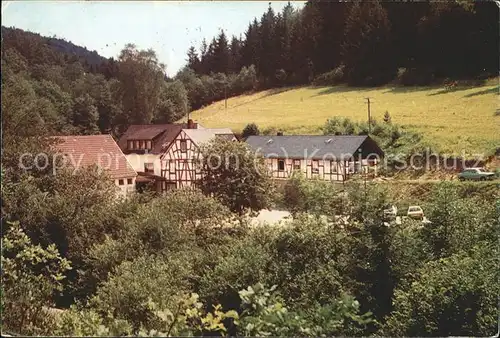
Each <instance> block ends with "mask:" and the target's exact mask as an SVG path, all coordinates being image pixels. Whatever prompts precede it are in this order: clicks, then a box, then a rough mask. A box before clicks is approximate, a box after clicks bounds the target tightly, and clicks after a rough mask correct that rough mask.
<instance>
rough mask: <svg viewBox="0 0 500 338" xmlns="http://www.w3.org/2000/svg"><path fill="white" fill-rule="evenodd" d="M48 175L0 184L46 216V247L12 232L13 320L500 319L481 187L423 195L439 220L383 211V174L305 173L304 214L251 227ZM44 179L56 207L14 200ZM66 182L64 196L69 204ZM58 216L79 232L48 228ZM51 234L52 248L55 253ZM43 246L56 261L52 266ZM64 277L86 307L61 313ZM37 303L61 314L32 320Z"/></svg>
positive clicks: (241, 326)
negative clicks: (337, 182)
mask: <svg viewBox="0 0 500 338" xmlns="http://www.w3.org/2000/svg"><path fill="white" fill-rule="evenodd" d="M231 144H232V143H231ZM81 175H82V178H81V179H85V177H92V176H91V172H84V173H82V174H81ZM3 178H5V177H3ZM92 180H94V181H96V182H101V181H102V182H104V181H105V178H104V177H101V178H100V177H92ZM50 182H51V177H46V176H41V177H40V178H38V179H36V180H35V179H29V178H28V177H22V178H21V181H19V183H15V184H14V183H13V182H12V180H10V179H6V180H5V184H4V185H2V197H3V198H2V202H3V211H4V213H3V220H4V221H8V220H16V219H19V220H22V223H21V226H22V228H23V229H26V231H29V233H30V234H31V233H32V229H33V226H34V225H35V224H36V225H38V227H39V233H33V234H32V235H30V236H33V237H32V241H33V242H34V243H35V245H33V244H30V239H29V238H28V237H26V235H23V233H22V231H21V230H20V228H19V227H15V226H11V230H9V231H7V232H6V233H4V234H3V237H2V241H3V246H4V249H5V250H3V252H2V263H3V266H4V268H5V271H4V275H5V276H4V285H3V287H4V289H3V292H4V294H5V296H4V297H3V303H2V309H4V311H6V310H7V309H9V311H6V312H4V321H3V325H4V329H6V330H11V331H15V332H18V333H24V334H27V333H42V334H65V335H68V334H76V335H78V334H85V335H97V334H99V335H117V334H139V335H150V336H151V335H153V336H165V335H181V334H187V335H193V334H194V335H200V334H217V333H218V334H222V335H235V334H238V335H244V334H248V335H263V334H272V335H301V336H317V335H322V334H324V335H327V336H331V335H351V336H357V335H369V334H374V333H379V334H388V335H431V334H439V335H455V334H467V335H486V334H491V332H493V331H494V330H495V323H496V317H495V311H496V310H495V309H496V301H495V299H496V298H495V296H494V295H496V292H497V291H495V290H494V289H491V287H489V285H491V283H493V281H494V280H496V279H497V278H498V276H497V273H496V272H495V271H496V270H495V264H494V261H495V260H494V257H496V256H495V255H496V254H497V253H496V251H495V250H497V249H496V247H495V243H496V240H497V237H496V233H497V232H496V231H497V223H496V214H495V210H494V207H493V205H491V201H489V200H488V199H485V198H484V197H483V196H482V195H481V194H477V193H476V194H474V195H473V196H466V195H464V193H465V192H464V191H465V190H464V189H463V187H464V185H463V184H461V183H460V184H459V183H457V184H451V183H449V184H440V185H437V186H436V187H435V188H434V189H433V191H432V193H431V195H430V198H429V199H428V201H427V203H426V204H425V205H424V210H425V212H426V215H427V217H429V219H430V220H431V221H432V224H430V225H422V224H421V223H419V222H417V221H411V220H405V221H403V222H402V224H399V225H398V224H395V223H393V222H391V223H390V226H387V224H386V223H385V222H386V221H387V220H385V219H384V216H383V210H384V208H385V207H386V206H387V204H389V203H393V201H390V199H389V196H388V194H387V192H386V191H385V189H383V188H382V187H381V186H380V185H377V184H373V185H372V184H368V185H367V186H366V188H364V186H363V185H362V184H361V183H359V182H356V181H353V182H351V183H348V184H346V185H345V189H344V191H343V192H341V191H339V190H338V188H334V187H333V186H332V185H331V183H328V182H316V181H309V182H307V181H304V180H303V179H301V178H294V180H292V181H291V182H290V183H289V187H288V188H287V189H288V190H290V189H291V190H294V192H295V193H298V195H299V196H300V198H296V197H293V196H291V195H292V191H291V190H290V191H288V193H286V194H285V195H284V196H285V199H286V201H287V202H286V203H287V206H288V208H290V210H293V211H294V214H295V217H294V219H293V221H292V222H291V223H290V224H289V225H288V226H284V227H270V226H263V227H257V228H250V227H249V226H247V223H246V221H245V220H244V218H240V217H239V216H238V215H235V214H233V213H231V212H230V211H229V209H228V208H227V207H225V206H223V205H222V204H221V203H220V202H219V201H218V200H217V199H215V198H212V197H207V196H204V195H203V194H202V193H201V192H199V191H184V190H180V191H175V192H171V193H169V194H167V196H165V197H161V198H152V199H150V200H148V201H141V200H140V199H135V198H133V199H131V200H128V201H122V202H118V203H111V204H109V205H107V204H106V202H105V201H106V200H107V198H106V197H105V195H106V193H105V191H102V190H101V191H100V192H97V191H95V190H94V189H93V188H92V187H90V186H89V185H88V184H87V185H86V184H78V185H75V184H72V183H71V182H69V181H64V180H63V181H62V182H61V183H59V185H58V188H57V190H56V191H57V193H56V192H54V190H52V188H51V186H52V185H53V184H54V183H50ZM36 189H38V190H39V191H40V192H38V193H35V194H34V196H37V194H41V195H40V196H45V197H44V198H45V199H46V200H47V201H48V204H44V203H40V202H41V201H43V198H41V199H40V200H39V202H37V203H31V204H30V205H29V206H28V205H25V204H22V205H19V206H17V207H16V204H17V203H18V201H19V200H18V199H15V198H14V197H15V196H22V194H24V191H36ZM365 189H366V190H365ZM90 190H93V194H94V197H93V198H92V199H90V200H87V201H86V203H87V205H86V206H85V208H84V209H81V210H82V211H81V215H80V213H78V212H77V213H76V214H74V218H75V219H72V218H68V217H67V216H65V211H64V210H66V209H68V211H69V210H71V206H73V207H75V206H76V205H78V203H79V202H78V200H77V199H74V198H72V197H71V196H73V194H74V195H75V196H78V195H83V194H89V193H90ZM466 190H467V191H470V190H471V189H470V188H468V189H466ZM60 193H64V196H66V198H65V200H64V203H63V200H60V201H59V202H57V201H58V198H59V197H58V195H59V194H60ZM222 200H223V201H224V199H222ZM333 201H335V202H333ZM53 204H54V205H57V206H59V207H58V208H57V209H54V207H53ZM339 205H341V206H342V207H339ZM104 206H106V207H104ZM89 210H90V211H89ZM73 212H74V209H73ZM305 212H307V213H305ZM87 214H88V215H87ZM86 215H87V216H86ZM42 216H43V217H42ZM324 216H326V217H324ZM336 216H337V217H336ZM338 216H342V217H338ZM231 219H232V220H234V221H236V222H232V223H230V221H231ZM238 220H239V221H238ZM98 221H100V222H101V223H99V222H98ZM103 221H105V222H103ZM103 223H104V224H103ZM58 224H59V225H58ZM55 225H58V226H60V227H63V228H64V229H66V230H65V231H64V232H61V233H60V235H59V237H54V236H52V237H51V236H47V235H48V234H49V233H50V229H51V228H52V227H53V226H55ZM12 229H14V230H15V231H14V232H13V230H12ZM16 229H17V230H16ZM19 234H21V235H19ZM19 239H23V240H21V241H20V240H19ZM38 242H41V243H44V244H43V246H42V247H46V246H47V245H53V246H52V247H48V249H47V250H44V249H42V247H40V246H36V245H37V243H38ZM68 243H69V244H70V245H68ZM84 243H88V244H85V245H83V244H84ZM77 244H78V245H77ZM56 248H57V249H56ZM56 250H57V251H56ZM20 252H24V253H23V254H21V255H19V253H20ZM40 255H43V256H44V257H46V259H48V260H47V261H46V262H48V261H50V262H53V264H52V263H51V264H49V265H47V264H46V263H41V261H40V259H41V256H40ZM69 258H71V259H72V260H73V261H72V262H71V265H72V267H73V269H72V270H69V271H68V270H67V268H68V266H69V265H68V264H70V263H69V261H68V259H69ZM30 262H31V263H30ZM20 263H22V264H20ZM477 266H481V267H482V268H481V269H478V268H477ZM40 268H41V269H40ZM47 269H49V270H50V271H49V270H47ZM443 271H445V272H446V273H444V272H443ZM457 271H460V274H458V272H457ZM459 275H460V276H461V277H460V278H459V279H457V276H459ZM63 277H66V278H63ZM5 278H7V279H5ZM9 281H10V282H9ZM21 281H22V282H21ZM34 281H38V282H36V283H34ZM380 281H384V283H380ZM19 282H20V283H19ZM260 283H262V284H260ZM264 285H267V286H271V285H275V287H273V288H271V289H268V288H265V287H264ZM249 286H252V287H251V288H249ZM57 288H60V289H61V291H62V292H63V294H64V295H66V296H65V298H64V299H65V300H66V301H65V302H64V303H62V302H61V305H63V304H65V305H66V306H68V305H69V304H73V306H72V308H71V309H67V310H64V313H63V314H60V313H58V311H56V310H51V309H49V307H52V306H54V304H55V302H56V300H57V297H55V296H54V295H53V294H52V290H54V289H57ZM438 288H444V289H446V290H449V291H448V293H447V294H443V293H441V292H439V291H438ZM428 290H435V291H428ZM27 294H30V295H31V296H30V297H32V298H31V300H30V302H29V306H28V304H27V303H26V302H25V301H24V300H25V298H26V297H25V296H23V295H27ZM69 295H71V297H69ZM198 295H199V296H198ZM472 295H475V296H477V297H478V298H477V297H476V298H474V297H472ZM471 297H472V298H471ZM415 299H419V302H415V301H414V300H415ZM285 304H286V305H285ZM424 305H425V309H424V308H422V306H424ZM452 305H453V306H454V310H452V308H451V306H452ZM469 309H474V311H470V310H469ZM40 311H50V313H51V314H52V315H51V316H44V317H40V316H38V317H33V314H40V313H43V312H40ZM415 313H418V315H414V314H415ZM28 317H29V319H30V320H26V319H22V318H28ZM37 318H38V319H37ZM42 319H43V320H42ZM46 320H53V323H52V324H51V325H50V326H47V324H45V323H46ZM450 322H452V323H453V325H452V326H450V325H449V323H450Z"/></svg>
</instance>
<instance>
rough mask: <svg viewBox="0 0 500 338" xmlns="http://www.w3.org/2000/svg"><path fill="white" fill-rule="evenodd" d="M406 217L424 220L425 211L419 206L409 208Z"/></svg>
mask: <svg viewBox="0 0 500 338" xmlns="http://www.w3.org/2000/svg"><path fill="white" fill-rule="evenodd" d="M406 215H407V216H408V217H410V218H413V219H420V220H423V219H424V211H423V210H422V208H421V207H420V206H418V205H411V206H409V207H408V212H407V213H406Z"/></svg>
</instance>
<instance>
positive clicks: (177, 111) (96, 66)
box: [2, 27, 189, 160]
mask: <svg viewBox="0 0 500 338" xmlns="http://www.w3.org/2000/svg"><path fill="white" fill-rule="evenodd" d="M2 39H3V43H2V114H3V116H2V117H3V121H2V122H3V142H4V147H5V148H6V149H8V150H9V153H10V152H12V154H10V155H9V154H4V160H6V159H7V158H8V157H9V156H11V155H12V156H13V157H12V159H13V160H14V159H15V158H16V156H15V153H16V152H19V151H22V148H23V147H22V146H20V143H22V141H23V140H26V142H27V143H30V142H28V141H27V140H28V139H29V138H30V137H37V136H49V135H61V134H99V133H109V132H111V133H112V134H114V135H115V136H119V135H120V134H121V133H122V132H123V131H124V130H125V129H126V128H127V127H128V125H130V124H133V123H145V124H147V123H151V122H157V123H160V122H172V121H175V120H177V119H179V118H180V117H182V116H185V115H186V113H187V111H188V109H189V102H188V98H187V93H186V90H185V88H184V85H183V84H182V83H181V82H180V81H178V80H176V81H173V80H170V79H168V78H166V75H165V72H164V67H163V65H162V64H161V63H160V62H159V61H158V59H157V57H156V54H155V52H154V51H152V50H148V51H144V50H137V49H136V48H135V46H134V45H127V46H125V47H124V49H123V50H122V52H121V54H120V55H118V57H117V59H116V60H114V59H109V60H108V59H105V58H103V57H100V56H99V55H98V54H97V53H95V52H89V51H88V50H86V49H85V48H82V47H78V46H75V45H73V44H71V43H69V42H66V41H63V40H59V39H50V38H46V37H43V36H40V35H38V34H34V33H30V32H25V31H23V30H20V29H9V28H4V27H3V28H2ZM31 144H33V142H31ZM5 156H7V157H5Z"/></svg>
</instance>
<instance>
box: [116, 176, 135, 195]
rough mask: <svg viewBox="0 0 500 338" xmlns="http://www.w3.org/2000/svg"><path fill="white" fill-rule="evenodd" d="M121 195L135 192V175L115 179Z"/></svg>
mask: <svg viewBox="0 0 500 338" xmlns="http://www.w3.org/2000/svg"><path fill="white" fill-rule="evenodd" d="M115 185H116V186H117V187H118V195H119V196H127V195H129V194H131V193H133V192H135V177H123V178H117V179H115Z"/></svg>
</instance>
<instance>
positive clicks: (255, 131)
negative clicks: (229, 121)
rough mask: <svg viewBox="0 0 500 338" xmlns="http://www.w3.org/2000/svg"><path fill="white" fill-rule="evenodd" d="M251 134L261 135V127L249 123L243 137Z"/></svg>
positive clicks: (244, 129)
mask: <svg viewBox="0 0 500 338" xmlns="http://www.w3.org/2000/svg"><path fill="white" fill-rule="evenodd" d="M251 135H260V131H259V127H257V125H256V124H255V123H249V124H247V125H246V126H245V128H243V133H242V137H243V138H244V139H246V138H247V137H248V136H251Z"/></svg>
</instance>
